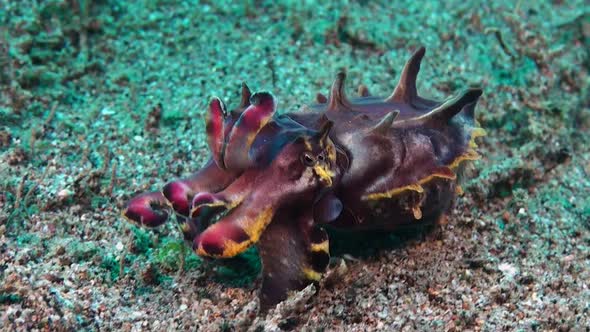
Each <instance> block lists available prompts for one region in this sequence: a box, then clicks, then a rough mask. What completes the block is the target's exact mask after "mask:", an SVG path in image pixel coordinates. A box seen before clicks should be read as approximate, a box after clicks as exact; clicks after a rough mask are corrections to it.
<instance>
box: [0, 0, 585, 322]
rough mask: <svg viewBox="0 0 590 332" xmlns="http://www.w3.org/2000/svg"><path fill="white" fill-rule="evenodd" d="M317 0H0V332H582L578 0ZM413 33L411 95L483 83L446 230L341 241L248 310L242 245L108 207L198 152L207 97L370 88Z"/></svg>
mask: <svg viewBox="0 0 590 332" xmlns="http://www.w3.org/2000/svg"><path fill="white" fill-rule="evenodd" d="M327 3H328V2H325V3H324V2H319V1H318V2H316V1H287V0H283V1H267V2H265V1H249V2H244V3H237V2H236V3H231V2H223V1H212V2H209V1H201V2H199V1H127V2H123V1H115V0H100V1H83V0H79V1H76V0H70V1H59V0H56V1H16V0H15V1H9V0H0V22H1V26H0V75H1V76H0V93H1V95H0V329H1V330H5V331H12V330H20V331H24V330H44V331H59V330H69V331H74V330H123V331H129V330H135V331H139V330H199V331H234V330H235V331H240V330H247V329H250V330H257V331H261V330H264V326H266V327H267V330H271V329H272V328H271V327H272V326H274V328H275V329H279V328H280V329H284V330H307V331H373V330H381V331H480V330H481V331H588V330H589V326H590V290H589V286H590V250H589V249H590V148H589V144H590V135H589V134H588V129H589V126H590V115H589V106H590V96H589V82H590V78H589V76H588V69H589V68H590V55H589V52H588V50H589V49H590V5H589V4H588V2H587V1H574V0H572V1H557V0H555V1H535V2H532V1H489V2H480V1H473V0H462V1H441V2H439V1H424V2H414V1H383V2H381V3H377V2H373V1H340V2H334V3H332V4H327ZM420 45H424V46H426V48H427V54H426V57H425V59H424V63H423V65H422V71H421V73H420V75H419V83H418V86H419V91H420V93H421V94H422V95H424V96H427V97H430V98H435V99H439V100H442V99H444V98H447V97H448V96H450V95H451V94H452V93H456V92H458V91H459V90H460V89H461V88H463V87H466V86H470V85H478V86H481V87H483V89H484V95H483V97H482V99H481V102H480V104H479V105H478V108H477V119H478V120H479V122H480V124H481V125H482V127H484V128H486V130H487V132H488V135H487V136H486V137H485V138H483V140H481V142H480V144H479V146H480V148H479V151H480V153H481V155H482V159H481V160H480V161H477V162H475V163H474V167H473V170H472V171H471V172H470V173H469V178H468V179H467V180H466V181H465V183H464V185H463V188H464V191H465V194H464V195H463V197H461V198H459V199H458V202H457V205H456V207H455V209H454V210H453V214H452V216H451V217H450V218H448V223H447V224H445V225H441V226H439V227H437V228H436V229H435V230H434V231H432V232H430V233H424V234H423V235H420V236H418V237H414V238H411V239H409V240H406V241H400V237H399V236H397V235H391V236H383V238H379V239H372V238H362V239H358V240H357V242H358V243H356V245H355V246H353V247H355V248H349V249H343V250H340V251H336V252H335V253H334V255H333V256H334V262H333V270H338V269H337V268H336V267H339V266H341V264H345V265H346V269H344V268H340V269H339V270H338V271H340V273H335V274H333V277H332V278H330V281H329V282H328V283H323V284H322V285H321V287H320V290H319V293H318V294H317V295H316V296H313V297H311V298H310V299H309V300H308V301H303V303H300V305H299V306H298V307H297V308H295V309H293V310H284V311H282V312H281V313H278V314H276V315H275V317H274V320H270V319H269V320H266V321H265V317H259V318H256V315H255V313H251V312H250V311H249V310H251V309H255V306H256V302H255V298H256V289H257V287H258V286H259V280H258V279H257V272H258V269H259V263H258V262H257V260H256V258H255V257H256V252H255V251H250V252H248V253H247V254H246V255H244V256H242V257H241V258H239V259H236V260H233V261H230V262H216V261H213V262H206V263H203V262H201V260H200V259H199V258H198V257H196V256H195V255H194V254H192V253H190V252H189V251H190V250H185V248H184V247H183V242H182V240H181V235H180V233H179V231H178V230H177V229H176V226H175V224H174V223H169V224H167V225H166V226H165V227H162V228H161V229H159V230H158V232H152V231H146V230H142V229H138V228H136V227H135V226H132V225H130V224H128V223H126V222H124V221H123V220H122V218H121V217H120V215H119V214H120V210H121V208H122V207H123V205H124V203H125V202H126V201H127V200H128V199H129V198H130V197H132V196H133V195H134V194H137V193H139V192H141V191H145V190H150V189H151V190H158V189H159V188H161V186H162V185H163V184H164V183H165V182H167V181H169V180H171V179H174V178H177V177H181V176H186V175H188V174H190V173H191V172H192V171H194V170H196V169H198V168H199V167H200V165H202V164H203V162H204V161H205V160H206V158H207V157H208V152H207V147H206V143H205V140H204V137H205V136H204V111H205V106H206V104H207V101H208V99H209V98H210V97H211V96H213V95H217V96H220V97H222V98H223V99H224V100H225V101H226V103H228V104H229V105H236V104H237V103H238V102H239V91H240V89H239V87H240V83H241V82H242V81H245V82H247V83H248V84H249V86H250V87H251V88H253V89H254V90H269V91H272V92H273V94H274V95H275V96H276V97H277V98H278V101H279V109H280V112H287V111H296V110H298V109H299V108H300V107H301V105H303V104H305V103H310V102H312V101H313V100H314V96H315V94H316V93H317V92H323V93H327V92H328V88H329V86H330V84H331V81H332V79H333V77H334V74H335V73H336V72H337V71H338V70H340V69H343V68H344V69H346V70H347V72H348V77H349V78H348V81H347V89H348V91H349V92H350V93H351V94H352V93H353V92H354V91H355V90H356V88H355V87H356V86H357V85H358V84H360V83H364V84H365V85H367V86H368V88H369V90H370V91H371V92H372V93H373V94H375V95H388V94H389V93H390V92H391V90H392V89H393V87H394V86H395V83H396V81H397V78H398V76H399V73H400V70H401V68H402V66H403V64H404V62H405V60H406V59H407V58H408V56H409V55H410V54H411V52H412V51H413V50H415V49H416V48H417V47H419V46H420ZM158 104H161V113H159V115H158V112H157V111H154V109H155V108H157V105H158ZM351 239H352V240H350V241H353V242H354V239H355V237H351ZM359 248H360V249H359ZM183 255H184V256H183ZM181 257H184V260H183V259H182V258H181ZM253 301H254V302H253ZM255 319H256V321H255V322H253V320H255Z"/></svg>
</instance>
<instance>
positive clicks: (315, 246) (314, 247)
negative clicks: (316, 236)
mask: <svg viewBox="0 0 590 332" xmlns="http://www.w3.org/2000/svg"><path fill="white" fill-rule="evenodd" d="M310 250H311V251H312V252H325V253H330V242H329V241H324V242H322V243H312V244H311V246H310Z"/></svg>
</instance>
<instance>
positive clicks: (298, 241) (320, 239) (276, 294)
mask: <svg viewBox="0 0 590 332" xmlns="http://www.w3.org/2000/svg"><path fill="white" fill-rule="evenodd" d="M299 211H301V209H299V208H291V209H283V210H282V211H280V212H279V213H277V214H276V215H275V218H274V219H273V221H272V222H271V223H270V225H269V226H268V227H267V228H266V230H265V232H264V233H263V234H262V236H261V238H260V240H259V242H258V251H259V254H260V258H261V260H262V288H261V289H260V301H261V303H260V305H261V310H262V311H266V310H268V309H270V308H271V307H272V306H274V305H275V304H277V303H279V302H281V301H283V300H285V299H286V298H287V295H288V292H289V291H296V290H301V289H303V288H305V287H306V286H307V285H308V284H310V283H314V282H318V281H319V280H320V278H321V276H322V274H323V273H324V272H325V270H326V268H327V266H328V263H329V261H330V249H329V240H328V235H327V233H326V231H325V230H324V229H322V228H320V227H317V226H314V225H313V218H312V214H311V213H310V211H306V212H304V213H303V214H299V215H298V213H299Z"/></svg>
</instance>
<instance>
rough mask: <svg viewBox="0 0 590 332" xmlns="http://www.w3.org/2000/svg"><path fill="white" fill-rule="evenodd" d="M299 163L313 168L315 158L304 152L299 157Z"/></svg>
mask: <svg viewBox="0 0 590 332" xmlns="http://www.w3.org/2000/svg"><path fill="white" fill-rule="evenodd" d="M301 161H302V162H303V164H304V165H305V166H313V165H315V163H316V160H315V158H314V157H313V156H312V155H311V153H309V152H304V153H303V154H302V155H301Z"/></svg>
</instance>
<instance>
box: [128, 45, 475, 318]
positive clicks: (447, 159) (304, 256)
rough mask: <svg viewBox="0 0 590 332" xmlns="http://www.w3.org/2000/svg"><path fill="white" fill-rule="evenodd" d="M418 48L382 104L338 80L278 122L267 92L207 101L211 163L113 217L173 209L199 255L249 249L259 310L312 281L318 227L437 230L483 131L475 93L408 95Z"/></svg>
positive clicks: (160, 217) (324, 244)
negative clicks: (255, 259)
mask: <svg viewBox="0 0 590 332" xmlns="http://www.w3.org/2000/svg"><path fill="white" fill-rule="evenodd" d="M424 52H425V50H424V48H420V49H418V50H417V51H416V52H415V53H414V54H413V55H412V57H411V58H410V59H409V60H408V62H407V63H406V65H405V67H404V69H403V72H402V75H401V78H400V81H399V83H398V84H397V86H396V88H395V90H394V92H393V93H392V94H391V96H389V97H387V98H379V97H373V96H370V94H369V92H368V90H367V88H366V87H365V86H362V85H361V86H360V87H359V90H358V94H359V97H357V98H353V99H348V98H347V97H346V96H345V94H344V80H345V77H346V75H345V74H344V73H340V74H338V75H337V78H336V80H335V81H334V84H333V85H332V89H331V91H330V95H329V97H325V96H323V95H321V94H318V97H317V102H318V103H317V104H314V105H310V106H308V107H305V110H304V111H303V112H297V113H290V114H286V115H277V114H275V110H276V101H275V99H274V98H273V96H272V95H271V94H269V93H266V92H259V93H255V94H251V92H250V90H249V89H248V87H247V86H246V85H245V84H244V85H243V86H242V100H241V103H240V105H239V106H238V107H237V108H236V109H235V110H233V111H231V112H227V110H226V108H225V105H224V104H223V102H222V101H221V100H219V99H218V98H213V99H212V101H211V103H210V104H209V112H208V117H207V123H206V130H207V137H208V142H209V147H210V150H211V154H212V156H211V160H210V161H209V162H208V163H207V164H206V165H205V167H204V168H202V169H201V170H199V171H198V172H197V173H195V174H194V175H193V176H191V177H190V178H188V179H184V180H177V181H173V182H170V183H168V184H167V185H166V186H165V187H164V188H163V190H162V193H146V194H141V195H139V196H137V197H135V198H133V199H132V200H131V201H130V202H129V203H128V205H127V207H126V209H125V210H124V211H123V216H124V217H125V218H126V219H128V220H130V221H132V222H134V223H136V224H139V225H141V226H147V227H157V226H160V225H162V224H163V223H164V222H165V221H166V220H167V219H168V216H169V214H170V212H169V211H170V209H172V210H173V211H174V212H175V213H176V215H177V219H178V221H179V223H180V226H181V227H180V228H181V230H182V232H183V234H184V237H185V239H186V240H187V241H190V243H191V244H192V247H193V249H194V250H195V252H196V253H197V254H198V255H200V256H206V257H214V258H227V257H233V256H235V255H237V254H239V253H241V252H243V251H244V250H246V249H247V248H248V247H250V246H251V245H254V244H256V245H257V246H258V248H259V252H260V256H261V259H262V263H263V270H262V278H263V280H262V289H261V294H260V298H261V306H262V309H263V310H266V309H268V308H270V307H271V306H272V305H274V304H276V303H278V302H280V301H281V300H283V299H285V298H286V296H287V292H288V291H291V290H298V289H302V288H303V287H305V286H306V285H308V284H309V283H311V282H317V281H319V279H320V278H321V275H322V273H323V272H325V270H326V267H327V265H328V262H329V259H330V254H329V242H328V236H327V233H326V232H325V230H324V229H323V227H324V226H329V227H334V228H340V229H347V230H351V231H355V230H383V231H391V230H395V229H397V228H399V227H404V226H413V225H423V224H432V223H436V222H437V221H438V220H439V219H440V218H443V217H444V216H445V215H447V214H448V212H449V211H450V208H451V206H452V204H453V201H454V199H455V196H456V193H457V192H460V186H459V185H458V181H459V179H458V174H462V169H463V168H464V165H465V163H466V162H467V161H469V160H475V159H477V158H478V157H479V156H478V154H477V153H476V152H475V150H473V148H474V147H476V145H475V142H474V139H475V138H476V137H479V136H482V135H484V134H485V132H484V131H483V129H481V128H478V127H477V125H476V122H475V120H474V111H475V105H476V103H477V100H478V98H479V97H480V95H481V93H482V92H481V90H480V89H473V88H472V89H467V90H466V91H464V92H462V93H460V94H458V95H457V96H456V97H454V98H450V99H448V100H446V101H444V102H438V101H433V100H428V99H424V98H422V97H419V96H418V94H417V90H416V77H417V75H418V71H419V69H420V62H421V60H422V57H423V56H424ZM216 218H219V220H218V221H215V219H216Z"/></svg>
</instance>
